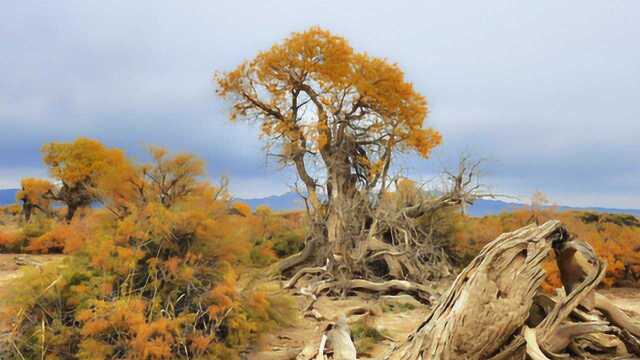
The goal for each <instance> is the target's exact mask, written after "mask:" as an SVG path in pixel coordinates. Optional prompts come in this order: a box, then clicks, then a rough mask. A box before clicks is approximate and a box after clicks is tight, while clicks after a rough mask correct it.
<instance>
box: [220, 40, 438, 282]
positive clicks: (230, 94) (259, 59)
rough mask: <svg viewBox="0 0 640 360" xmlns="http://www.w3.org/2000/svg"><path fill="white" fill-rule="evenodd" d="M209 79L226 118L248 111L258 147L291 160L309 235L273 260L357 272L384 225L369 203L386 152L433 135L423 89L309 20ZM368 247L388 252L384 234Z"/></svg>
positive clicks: (382, 176) (377, 192)
mask: <svg viewBox="0 0 640 360" xmlns="http://www.w3.org/2000/svg"><path fill="white" fill-rule="evenodd" d="M216 81H217V86H218V88H217V92H218V94H219V95H220V96H222V97H223V98H225V99H227V100H228V101H230V103H231V106H232V110H231V119H232V120H233V119H237V118H240V119H244V120H249V121H252V120H253V121H257V122H258V123H259V124H260V128H261V132H262V136H263V138H264V139H265V140H266V146H267V150H268V152H269V153H270V154H273V155H274V156H276V157H277V158H278V159H279V161H280V162H282V163H283V164H285V165H288V166H291V167H293V168H294V169H295V171H296V172H297V175H298V177H299V179H300V181H301V183H302V184H303V189H302V191H301V193H302V194H303V195H304V196H305V197H306V202H307V206H308V211H309V214H310V217H311V218H312V219H313V223H312V226H311V227H312V229H313V230H312V232H311V233H312V239H310V242H309V243H308V244H307V245H308V246H307V248H306V249H305V250H306V251H303V254H301V256H297V257H294V258H292V259H289V261H285V262H284V263H283V265H282V267H281V270H287V268H289V267H292V266H296V265H298V264H300V263H301V262H304V261H305V260H306V259H307V258H308V257H309V256H312V255H315V258H316V263H318V264H323V263H325V261H329V263H330V267H332V268H334V269H342V270H346V271H347V272H350V273H353V272H358V270H356V268H358V267H359V266H358V263H362V262H366V261H368V260H367V256H365V254H367V253H370V251H369V250H372V249H373V247H372V243H373V240H372V239H373V238H376V237H378V238H381V237H383V236H382V235H383V233H384V232H385V227H384V226H383V224H381V223H380V222H379V221H376V219H375V212H376V205H377V204H378V203H379V199H380V198H381V197H382V195H383V194H384V193H386V192H387V191H389V189H390V188H392V187H393V182H392V181H391V178H392V177H391V174H390V172H391V169H392V168H391V165H392V162H393V159H394V158H395V157H396V156H397V155H398V154H399V153H403V152H413V153H417V154H418V155H420V156H421V157H423V158H427V157H428V156H429V154H430V153H431V150H432V149H433V148H434V147H436V146H437V145H438V144H440V142H441V136H440V134H439V133H438V132H437V131H435V130H433V129H431V128H428V127H424V120H425V118H426V116H427V113H428V106H427V101H426V99H425V97H424V96H423V95H421V94H420V93H419V92H418V91H416V89H415V88H414V87H413V85H412V84H411V83H410V82H408V81H407V80H406V79H405V76H404V73H403V71H402V70H401V69H400V67H399V66H398V65H396V64H393V63H391V62H389V61H387V60H385V59H382V58H376V57H373V56H370V55H368V54H366V53H362V52H357V51H355V50H354V49H353V48H352V47H351V46H350V45H349V44H348V42H347V41H346V40H345V39H344V38H342V37H339V36H335V35H333V34H331V33H330V32H328V31H326V30H323V29H320V28H316V27H314V28H311V29H310V30H308V31H305V32H301V33H294V34H293V35H291V36H290V37H289V38H287V39H285V40H284V41H283V42H281V43H279V44H276V45H274V46H273V47H271V48H270V49H269V50H266V51H263V52H261V53H259V54H258V55H257V56H256V57H255V58H254V59H252V60H249V61H247V62H244V63H242V64H240V65H239V66H238V67H237V68H236V69H234V70H232V71H230V72H227V73H222V74H218V75H217V76H216ZM412 205H414V206H415V205H417V204H412ZM427 208H428V207H419V209H422V210H424V209H427ZM411 215H412V216H414V217H417V216H420V215H421V214H420V213H418V212H415V213H413V214H411ZM386 241H387V242H392V239H386ZM314 249H315V250H314ZM318 249H320V250H318ZM377 250H378V251H380V250H385V251H390V252H393V251H391V250H390V249H388V248H387V245H384V244H380V246H378V247H377ZM361 255H362V256H361ZM361 275H362V274H361Z"/></svg>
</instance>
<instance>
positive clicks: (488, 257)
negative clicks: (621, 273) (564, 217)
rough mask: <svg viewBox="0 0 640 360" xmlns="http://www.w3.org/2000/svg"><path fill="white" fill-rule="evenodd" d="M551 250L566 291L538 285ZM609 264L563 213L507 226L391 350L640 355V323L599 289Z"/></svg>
mask: <svg viewBox="0 0 640 360" xmlns="http://www.w3.org/2000/svg"><path fill="white" fill-rule="evenodd" d="M552 250H555V251H556V254H557V261H558V262H559V268H560V269H561V274H562V281H563V285H564V288H565V291H566V293H567V295H562V296H556V297H550V296H545V295H543V294H540V293H539V289H540V285H541V283H542V282H543V280H544V278H545V273H544V270H543V269H542V266H541V264H542V262H543V261H544V260H545V259H546V258H547V255H548V254H549V253H550V251H552ZM605 268H606V264H605V263H604V262H603V261H601V260H600V259H598V258H597V257H596V255H595V253H594V252H593V250H592V249H591V247H590V246H589V245H588V244H586V243H583V242H581V241H579V240H572V239H571V238H570V236H569V233H568V232H567V230H566V229H565V228H564V227H563V226H562V224H561V223H560V222H558V221H549V222H547V223H545V224H543V225H540V226H536V225H534V224H532V225H529V226H526V227H523V228H521V229H519V230H516V231H514V232H510V233H505V234H502V235H501V236H499V237H498V238H497V239H495V240H494V241H492V242H491V243H489V244H487V245H486V246H485V247H484V248H483V249H482V251H481V252H480V254H479V255H478V256H477V257H476V258H475V259H474V260H473V261H472V262H471V263H470V264H469V265H468V266H467V267H466V268H465V269H464V270H463V271H462V272H461V273H460V274H459V275H458V276H457V278H456V280H455V281H454V283H453V285H452V286H451V287H450V288H449V290H448V291H447V293H446V294H445V295H444V296H443V297H442V300H441V302H440V303H439V304H438V305H437V306H436V307H435V308H434V310H433V311H432V312H431V314H430V315H429V316H428V317H427V318H426V319H425V320H424V322H423V323H422V324H421V325H420V326H419V327H418V328H417V329H416V330H415V331H414V332H413V333H412V334H411V335H410V336H409V338H408V339H407V340H406V341H405V342H404V343H402V344H400V345H398V346H396V347H394V348H393V349H392V350H391V351H390V352H389V353H388V354H387V356H386V357H385V358H386V359H389V360H418V359H438V360H447V359H524V358H525V357H526V356H528V357H529V358H531V359H536V360H538V359H540V360H545V359H557V358H563V359H598V358H602V359H605V358H606V359H613V358H619V359H623V358H627V359H633V358H638V357H637V355H640V352H639V351H640V350H639V349H640V346H639V344H640V342H639V341H638V336H639V335H640V334H638V330H639V329H640V328H639V327H638V323H637V322H636V321H635V320H633V319H631V318H630V317H629V316H628V315H627V314H626V313H624V312H623V311H622V310H620V309H618V308H617V307H615V305H613V304H612V303H611V302H610V301H608V299H606V297H604V296H603V295H601V294H598V293H597V292H596V290H595V287H596V286H597V285H598V284H599V283H600V281H601V280H602V278H603V277H604V273H605ZM633 354H635V355H633Z"/></svg>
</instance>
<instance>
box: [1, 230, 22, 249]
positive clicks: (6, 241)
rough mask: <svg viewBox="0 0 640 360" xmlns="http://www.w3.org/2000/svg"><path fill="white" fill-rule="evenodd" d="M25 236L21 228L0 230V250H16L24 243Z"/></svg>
mask: <svg viewBox="0 0 640 360" xmlns="http://www.w3.org/2000/svg"><path fill="white" fill-rule="evenodd" d="M25 239H26V238H25V236H24V233H23V232H22V231H21V230H18V229H10V230H0V252H18V251H20V250H21V249H22V247H23V246H24V244H25Z"/></svg>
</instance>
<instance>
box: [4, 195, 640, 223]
mask: <svg viewBox="0 0 640 360" xmlns="http://www.w3.org/2000/svg"><path fill="white" fill-rule="evenodd" d="M18 191H19V189H1V190H0V205H8V204H13V203H15V201H16V193H17V192H18ZM234 200H235V201H240V202H243V203H245V204H247V205H249V206H251V208H253V209H255V208H256V206H258V205H267V206H268V207H270V208H271V209H273V210H275V211H291V210H301V209H304V202H303V201H302V199H301V198H300V196H298V194H296V193H293V192H288V193H284V194H282V195H273V196H267V197H263V198H250V199H243V198H235V199H234ZM526 206H527V205H525V204H520V203H515V202H507V201H502V200H478V201H476V203H475V204H473V205H472V206H471V207H469V209H468V213H469V215H471V216H486V215H494V214H499V213H501V212H505V211H513V210H515V209H518V208H522V207H526ZM558 209H559V210H561V211H565V210H578V211H595V212H605V213H614V214H631V215H635V216H638V217H640V209H615V208H605V207H572V206H558Z"/></svg>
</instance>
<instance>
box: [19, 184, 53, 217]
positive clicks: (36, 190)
mask: <svg viewBox="0 0 640 360" xmlns="http://www.w3.org/2000/svg"><path fill="white" fill-rule="evenodd" d="M53 189H54V185H53V184H52V183H51V182H50V181H48V180H44V179H35V178H24V179H22V181H21V182H20V191H18V193H17V194H16V200H17V201H18V202H19V203H20V204H21V205H22V214H23V215H24V219H25V220H26V221H29V220H30V219H31V215H32V214H33V211H34V210H39V211H41V212H43V213H44V214H47V215H48V214H49V212H50V207H51V199H50V197H48V196H47V195H48V194H50V193H51V192H52V191H53Z"/></svg>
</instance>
